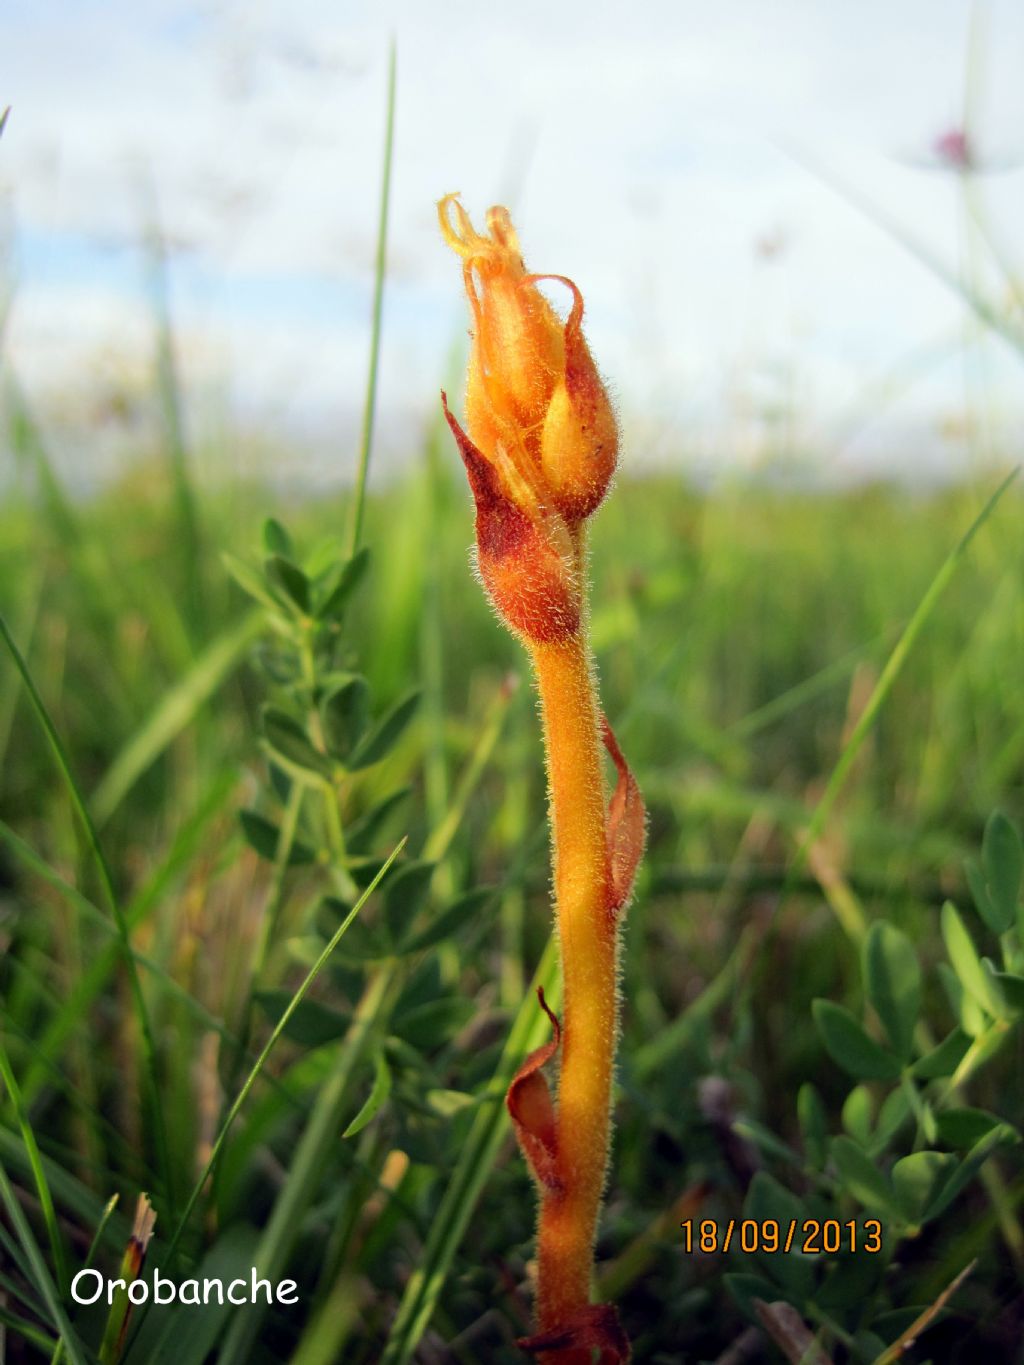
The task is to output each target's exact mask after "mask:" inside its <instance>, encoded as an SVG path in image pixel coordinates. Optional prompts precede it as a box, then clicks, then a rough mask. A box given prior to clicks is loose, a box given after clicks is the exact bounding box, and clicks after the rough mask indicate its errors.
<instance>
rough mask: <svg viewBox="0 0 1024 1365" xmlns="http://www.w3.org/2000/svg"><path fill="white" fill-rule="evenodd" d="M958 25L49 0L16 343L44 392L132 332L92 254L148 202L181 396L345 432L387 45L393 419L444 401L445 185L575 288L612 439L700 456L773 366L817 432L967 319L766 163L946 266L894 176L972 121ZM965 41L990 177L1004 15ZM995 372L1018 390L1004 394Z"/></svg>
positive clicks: (944, 396)
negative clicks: (765, 252)
mask: <svg viewBox="0 0 1024 1365" xmlns="http://www.w3.org/2000/svg"><path fill="white" fill-rule="evenodd" d="M971 11H972V6H971V5H970V4H969V0H906V2H905V3H903V4H901V5H891V4H887V3H883V0H871V3H865V4H861V5H857V6H838V5H822V4H820V3H813V0H787V3H781V4H776V5H772V6H765V5H763V4H760V3H756V2H755V0H731V3H729V4H723V5H719V6H708V5H707V4H705V3H697V0H684V2H683V3H672V2H671V0H651V2H650V3H647V4H643V5H641V4H634V5H633V6H631V7H626V6H624V5H614V4H604V5H602V4H599V3H595V0H569V3H563V4H561V5H552V4H550V3H546V4H542V3H539V2H538V0H529V3H521V4H519V5H517V6H516V7H514V8H510V7H504V8H502V7H493V6H487V7H484V6H481V5H478V4H469V3H457V2H456V0H447V2H446V3H442V4H435V5H431V6H429V7H428V6H423V5H421V4H418V3H414V0H404V2H403V3H394V4H391V5H383V6H377V7H373V8H371V7H358V6H345V7H341V8H339V7H338V6H336V5H335V4H334V3H333V0H332V3H328V2H327V0H293V2H292V3H289V4H285V3H283V0H264V3H255V4H251V5H248V6H240V5H236V6H230V5H228V6H216V7H215V6H212V5H205V6H204V5H191V6H190V5H187V4H183V3H178V2H176V0H160V2H159V3H156V4H148V5H146V6H142V7H138V6H128V5H127V4H125V3H117V4H112V5H111V4H106V5H100V4H98V3H94V4H92V5H84V6H75V7H71V6H68V5H66V4H60V3H57V2H56V0H37V3H36V4H35V5H34V6H33V7H31V8H29V7H27V6H26V7H25V8H24V9H23V10H22V11H21V12H20V13H16V14H15V15H14V16H13V17H9V18H8V20H7V25H6V35H5V41H6V46H7V53H8V57H9V62H8V69H9V72H10V73H11V74H10V84H9V92H8V93H6V94H5V98H6V99H10V101H11V103H12V104H13V105H14V114H13V116H12V120H11V124H10V126H9V129H8V132H7V135H6V136H5V139H4V142H3V144H2V147H0V175H2V177H3V179H4V180H5V181H6V182H7V183H8V184H9V185H11V186H13V190H12V194H13V198H14V203H15V209H16V216H17V222H18V225H19V230H20V232H21V233H22V234H23V235H24V237H25V239H26V241H34V242H35V243H37V245H38V244H39V243H43V244H45V248H46V249H45V250H34V251H31V252H28V253H26V258H27V260H28V262H29V265H28V266H27V267H26V270H25V271H24V272H23V275H22V279H21V284H20V292H21V303H20V304H19V310H20V311H21V322H20V323H19V325H18V326H17V327H16V328H15V331H14V333H13V334H12V339H11V345H12V347H13V348H14V349H15V353H16V354H17V353H18V352H19V351H21V352H23V353H24V357H25V359H24V364H26V365H29V366H30V367H32V368H33V369H34V370H35V371H37V372H46V373H48V374H50V375H51V376H53V375H54V374H56V373H57V372H58V371H59V370H60V369H61V367H64V368H66V367H68V366H72V365H79V364H81V363H82V357H83V355H84V353H85V351H86V350H87V349H88V346H89V345H90V344H92V342H94V341H95V338H96V334H97V331H98V330H99V331H102V330H103V326H104V325H105V326H106V329H107V333H108V334H109V335H110V336H112V337H116V336H118V335H120V336H123V337H133V336H134V332H133V330H132V327H134V326H135V325H136V324H135V323H133V324H132V326H131V327H129V326H127V325H126V324H125V322H124V317H123V314H124V312H125V310H126V309H127V310H128V312H132V311H133V310H135V311H137V310H138V309H139V306H140V305H139V303H138V298H139V295H138V292H137V291H136V293H135V295H134V297H133V296H132V290H133V289H135V285H134V283H133V280H132V277H131V271H130V269H129V268H128V267H123V269H122V277H121V278H119V279H113V280H109V281H107V283H106V284H105V285H104V284H103V282H102V280H100V279H98V278H97V276H98V275H102V274H103V272H102V271H98V268H97V267H96V265H95V262H92V263H90V257H89V255H88V252H85V251H83V250H82V248H81V239H82V238H83V237H95V236H98V237H100V238H102V239H104V240H106V241H108V242H131V241H133V240H135V239H137V238H138V237H139V235H140V233H141V230H142V227H143V226H144V221H145V217H146V214H147V212H148V209H147V208H146V207H145V204H146V199H145V187H146V186H147V185H148V186H151V187H152V190H153V194H154V198H155V202H156V204H157V205H158V216H159V219H160V221H161V224H162V226H163V228H164V229H165V231H166V232H167V234H168V236H169V237H170V238H171V240H172V241H176V242H180V243H184V244H187V245H188V246H189V248H190V251H189V255H188V257H187V259H185V260H184V261H183V263H182V265H181V268H180V287H179V290H178V293H177V294H176V309H175V313H176V320H177V321H178V322H180V324H181V326H182V327H183V328H184V329H185V335H186V336H187V337H188V338H189V346H188V348H187V349H188V350H189V353H190V354H191V355H192V357H193V360H194V362H195V366H199V365H207V366H208V367H209V374H212V375H213V376H214V377H215V378H217V379H218V382H220V381H221V380H223V382H224V383H225V384H229V385H230V390H231V392H233V393H234V395H235V397H236V399H237V401H238V402H239V403H240V404H242V405H243V406H244V405H250V406H252V405H255V406H256V407H257V408H258V407H259V406H260V405H261V404H262V405H264V406H266V407H269V408H272V409H273V410H275V411H277V412H284V413H287V414H288V416H289V418H290V419H295V420H300V421H301V420H302V419H303V418H305V417H309V416H310V415H311V414H319V415H320V416H321V417H322V416H323V415H324V414H325V413H330V412H332V411H334V412H337V411H338V410H339V409H340V408H343V407H344V408H345V409H348V408H349V407H351V406H353V404H355V403H357V402H358V395H359V394H360V393H361V387H362V383H363V378H364V372H365V351H366V342H367V327H366V320H367V315H368V308H369V288H370V275H371V270H372V255H373V234H374V227H375V217H376V199H377V194H378V189H379V178H380V154H381V141H382V134H383V91H384V78H385V64H386V48H387V42H388V37H389V34H390V33H392V32H394V33H395V34H397V38H398V43H399V95H398V109H397V146H396V163H395V178H394V195H393V211H392V227H391V243H390V252H389V258H390V262H391V275H390V278H389V285H388V290H389V293H388V310H387V326H388V330H387V332H386V334H385V354H384V362H385V363H384V366H383V370H382V401H383V402H384V403H387V404H391V405H394V406H395V407H397V408H399V409H400V410H402V411H408V410H411V411H415V410H416V409H417V408H423V407H425V406H426V405H427V404H429V403H432V402H433V401H434V398H435V395H436V389H437V384H438V378H439V375H440V372H441V368H442V365H443V363H444V355H445V352H446V349H447V346H448V343H449V338H450V336H451V335H452V333H453V331H455V330H456V329H459V328H461V327H463V326H464V319H463V315H462V309H461V303H460V301H459V299H458V297H457V290H456V276H455V272H454V271H453V269H452V262H451V261H450V260H449V259H448V258H447V256H446V253H445V251H444V249H443V247H442V245H441V243H440V241H439V238H438V236H437V233H436V228H435V224H434V215H433V207H432V205H433V201H434V199H435V198H436V197H437V196H438V194H439V193H441V192H443V191H445V190H448V189H453V188H461V189H462V190H463V191H464V194H465V200H466V203H467V206H468V207H470V208H471V210H473V211H474V212H477V213H479V212H480V211H481V210H482V208H483V207H484V206H485V205H486V204H487V203H488V202H491V201H492V200H493V199H494V198H497V197H498V196H503V195H506V194H511V195H512V196H513V197H514V200H515V202H516V204H517V217H518V218H519V220H520V222H521V225H522V227H521V231H522V236H523V238H524V240H525V243H526V249H527V253H528V257H529V259H530V261H531V262H532V263H534V264H535V265H536V266H537V268H540V269H551V270H568V271H570V272H571V273H572V274H573V275H574V276H575V277H576V278H577V279H578V280H579V282H580V284H581V286H582V287H583V288H584V290H585V293H586V297H587V307H588V318H589V323H590V328H591V334H592V339H593V342H594V346H595V350H596V351H597V353H598V355H599V357H600V359H601V363H602V366H603V368H604V369H605V370H606V371H607V372H608V373H609V374H611V375H614V376H615V379H616V386H617V389H618V391H619V392H620V394H621V396H622V404H623V409H624V411H626V412H627V413H629V412H630V411H631V410H632V411H634V412H637V413H640V412H642V410H643V408H644V406H645V404H646V405H650V404H651V403H652V402H653V401H654V398H653V395H660V397H659V398H658V403H659V406H661V407H662V408H663V409H664V410H665V412H666V413H669V412H671V413H673V414H674V417H675V419H676V422H677V424H678V423H681V422H682V421H683V418H684V417H685V418H686V419H687V420H690V421H692V420H695V419H696V418H697V416H698V415H699V414H701V413H703V417H702V418H701V420H703V421H704V422H705V423H710V424H712V425H715V424H718V426H719V427H720V426H721V423H722V421H723V405H726V407H727V404H728V402H729V401H730V395H731V394H732V392H733V379H732V376H734V375H736V374H737V373H739V374H743V373H744V372H745V371H747V370H749V371H751V372H754V373H756V372H758V371H759V369H766V368H768V367H769V366H775V367H776V368H778V367H781V368H782V369H788V372H789V373H790V374H791V375H792V376H795V377H798V378H799V391H800V393H801V395H802V397H803V399H804V401H806V402H807V404H808V405H809V407H810V409H811V411H810V413H809V418H810V419H811V420H813V421H818V420H819V419H820V420H824V419H826V418H827V417H828V415H829V414H830V413H832V414H836V413H841V412H842V411H843V410H844V408H845V406H846V405H847V404H849V403H850V402H851V401H854V399H855V397H856V395H857V394H858V393H859V392H860V391H861V390H862V389H863V387H864V385H865V384H866V383H869V382H870V380H871V378H872V377H873V376H877V375H879V374H881V373H884V371H885V369H886V367H887V366H888V365H890V364H892V363H894V362H897V361H898V360H899V358H900V357H901V356H904V355H905V354H907V353H908V352H911V351H912V350H913V349H914V348H915V347H917V346H920V345H922V344H924V343H926V342H928V341H929V339H931V338H934V337H935V336H936V335H941V334H944V333H947V332H949V331H950V330H951V329H955V328H956V326H957V325H958V323H959V321H960V319H961V317H962V308H961V306H960V305H959V303H958V302H957V300H956V299H955V298H954V297H953V296H952V295H951V294H950V292H949V291H948V290H946V289H945V288H944V287H943V286H942V285H941V284H939V283H937V282H936V281H935V280H934V279H932V278H931V277H930V276H929V275H928V274H927V272H926V271H924V270H923V269H922V268H921V267H920V266H919V265H917V264H915V263H914V262H913V261H912V260H911V259H909V257H908V256H907V254H906V253H905V252H904V251H903V249H902V248H900V247H899V246H897V245H895V244H894V243H892V242H891V241H889V240H887V238H886V237H885V236H884V234H883V233H881V232H880V231H879V230H878V229H877V228H876V227H874V226H872V225H871V224H870V223H868V222H866V221H865V220H864V219H863V218H862V217H861V216H859V215H858V214H857V212H856V211H855V210H854V209H852V208H851V207H850V206H849V205H847V204H844V203H843V202H842V201H841V200H840V199H838V198H837V197H836V196H835V195H834V194H833V193H832V192H831V191H829V190H827V189H825V188H823V187H822V186H821V185H820V184H818V183H816V182H815V180H814V179H813V177H812V176H810V175H809V174H808V173H807V171H806V170H804V169H803V168H801V167H799V166H797V165H796V164H795V163H794V162H793V161H792V160H790V159H788V158H787V157H786V156H785V155H784V154H782V153H781V152H780V150H779V142H780V141H781V140H785V139H791V140H796V141H798V142H799V143H800V144H801V145H803V146H806V147H808V148H810V149H811V150H812V151H813V152H814V154H815V155H816V156H817V157H818V158H820V159H822V160H824V161H825V162H827V163H828V165H829V166H830V167H831V168H832V169H839V170H841V171H842V173H843V174H845V175H848V176H849V177H850V178H851V179H853V180H855V181H856V182H857V183H859V184H860V185H861V186H863V188H864V190H865V193H866V194H867V195H868V196H869V197H870V198H871V199H872V200H873V201H874V202H876V203H879V204H882V205H884V207H885V208H886V210H887V211H889V212H891V213H892V214H893V215H895V216H897V217H898V218H900V219H901V220H902V221H904V222H906V223H907V224H908V225H909V226H910V227H911V228H912V229H913V230H914V231H915V232H916V233H918V234H919V235H920V236H921V237H922V238H923V239H924V240H925V241H926V242H927V243H928V244H929V246H930V247H931V248H933V249H934V250H936V251H937V252H938V253H940V254H941V255H942V256H943V257H944V258H945V259H947V260H949V261H950V262H951V263H953V264H954V265H958V264H959V262H960V259H961V256H962V251H963V240H964V238H963V215H962V210H961V206H960V204H959V202H958V199H957V193H956V186H955V184H954V182H953V180H952V179H951V178H950V177H948V176H945V175H941V174H938V173H936V172H934V171H929V170H926V169H922V168H920V167H915V166H914V165H912V164H908V162H909V161H910V160H911V159H912V158H914V157H918V156H923V155H925V154H926V153H927V144H928V140H929V139H930V138H933V137H934V136H936V135H937V134H939V133H940V132H942V131H943V130H944V129H945V128H946V127H947V126H950V125H952V124H954V123H955V122H956V121H957V120H958V119H959V118H960V116H961V109H962V103H963V87H964V70H965V42H966V38H967V33H968V27H969V16H970V14H971ZM987 12H988V13H989V15H990V35H989V37H990V41H988V42H987V44H983V45H982V46H983V49H984V51H985V52H986V53H987V58H986V62H985V70H984V79H983V81H982V82H981V89H982V92H983V99H982V101H981V109H980V114H979V118H980V123H979V128H980V132H979V137H980V139H981V144H982V147H983V150H985V149H989V150H990V152H991V155H992V156H993V157H995V158H996V159H997V160H1001V161H1003V162H1011V163H1012V161H1013V158H1014V157H1015V156H1017V155H1024V146H1014V141H1013V140H1014V138H1015V137H1016V136H1017V134H1016V131H1015V130H1016V129H1019V128H1020V127H1022V126H1024V118H1022V115H1024V86H1022V84H1021V82H1020V81H1019V79H1018V76H1019V72H1018V71H1017V68H1016V66H1015V54H1016V53H1017V52H1018V51H1019V46H1020V40H1021V38H1022V37H1024V10H1022V9H1021V8H1020V7H1019V6H1015V5H1014V4H1012V3H1010V0H1002V3H994V4H993V5H991V6H990V7H989V9H988V10H987ZM983 36H984V35H983ZM986 193H987V194H988V196H989V198H990V200H991V202H992V204H993V208H994V214H995V219H996V221H997V223H1002V224H1004V225H1007V224H1010V223H1013V222H1015V221H1019V219H1020V215H1021V211H1022V209H1024V174H1022V173H1021V172H1019V171H1016V170H1008V171H1007V172H1006V173H1004V174H1001V175H999V176H993V177H992V178H991V180H990V181H989V182H987V184H986ZM1004 231H1005V227H1004ZM775 236H777V237H778V240H779V242H780V244H781V245H782V249H781V251H780V254H779V258H778V260H777V261H774V262H772V263H766V262H764V261H761V260H758V258H757V256H756V252H755V246H756V243H757V242H758V240H759V239H765V238H769V239H770V238H773V237H775ZM46 251H48V252H49V253H50V259H49V263H48V258H47V256H46ZM74 260H78V262H79V268H80V271H81V272H82V273H81V277H80V278H77V279H76V278H74V276H73V269H72V265H71V264H70V262H72V261H74ZM132 268H134V269H135V270H136V275H137V274H138V270H137V263H136V266H135V267H132ZM176 269H178V267H176ZM33 272H36V273H33ZM69 276H70V277H69ZM318 281H321V282H322V289H319V288H318V285H317V282H318ZM47 290H49V291H51V292H50V293H49V294H47V293H46V291H47ZM34 299H37V300H38V301H37V302H34V301H33V300H34ZM104 300H106V302H105V303H104ZM105 307H106V309H107V312H108V318H107V323H106V324H102V323H101V322H100V321H99V319H100V318H101V317H102V314H103V309H104V308H105ZM33 309H34V310H35V312H33ZM57 313H59V315H60V325H59V327H56V328H55V327H54V325H53V322H54V318H55V316H56V314H57ZM44 318H49V319H50V321H49V322H48V323H46V324H45V325H44V324H43V322H42V321H41V319H44ZM200 342H201V343H202V344H200ZM129 344H134V343H133V342H132V343H129ZM994 373H995V376H996V378H997V380H998V381H999V382H1000V383H1001V384H1002V386H1003V390H1004V392H1007V393H1009V392H1012V391H1013V389H1012V387H1011V386H1012V385H1013V383H1014V380H1015V372H1014V371H1012V370H1010V369H1009V368H1008V367H1007V366H1005V365H1003V364H1002V362H998V363H997V364H996V366H995V370H994ZM228 376H230V380H229V379H228ZM196 378H197V381H198V380H199V379H201V378H202V376H201V375H199V374H197V375H196ZM207 378H209V375H207ZM755 387H756V386H755ZM1016 391H1017V392H1019V391H1020V390H1019V387H1018V388H1017V389H1016ZM901 401H902V402H903V403H904V404H905V408H904V409H903V416H904V417H906V416H907V415H908V414H909V415H915V416H917V417H922V418H923V417H929V418H934V419H936V420H938V419H940V418H941V417H942V416H943V415H944V409H945V407H947V406H948V405H949V403H950V402H951V401H956V402H959V401H960V394H957V395H956V398H955V400H954V399H951V397H950V394H949V386H948V383H946V382H945V381H943V382H941V383H940V382H937V381H932V382H931V383H929V382H924V383H919V384H917V385H916V386H915V387H914V388H913V389H912V390H911V391H910V394H909V396H908V397H907V398H906V399H904V400H901ZM673 403H674V407H673ZM727 416H728V413H727V412H725V413H724V417H727Z"/></svg>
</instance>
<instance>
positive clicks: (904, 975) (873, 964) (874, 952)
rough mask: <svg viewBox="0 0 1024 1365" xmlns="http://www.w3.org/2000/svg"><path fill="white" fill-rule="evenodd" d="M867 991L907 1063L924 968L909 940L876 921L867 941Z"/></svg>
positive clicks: (897, 931)
mask: <svg viewBox="0 0 1024 1365" xmlns="http://www.w3.org/2000/svg"><path fill="white" fill-rule="evenodd" d="M863 973H864V989H865V991H866V993H867V997H868V999H869V1000H870V1002H871V1004H872V1006H873V1007H874V1010H875V1012H876V1014H877V1015H878V1017H879V1019H881V1021H882V1024H883V1026H884V1027H885V1031H886V1033H887V1034H888V1035H889V1040H890V1042H891V1043H892V1045H893V1048H894V1050H895V1051H896V1053H897V1055H898V1056H899V1057H900V1058H902V1059H903V1060H904V1061H906V1060H907V1059H908V1058H909V1057H910V1052H911V1048H912V1047H913V1041H914V1028H915V1026H916V1024H917V1016H918V1014H919V1013H920V1010H921V968H920V967H919V966H918V962H917V954H916V953H915V952H914V949H913V946H912V944H911V942H910V940H909V938H907V936H906V934H904V933H901V932H900V930H899V929H896V928H895V927H894V926H893V925H891V924H888V923H887V922H886V921H885V920H876V922H875V923H874V924H872V926H871V928H870V930H869V931H868V935H867V938H866V939H865V941H864V960H863Z"/></svg>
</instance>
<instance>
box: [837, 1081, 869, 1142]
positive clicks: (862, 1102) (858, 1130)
mask: <svg viewBox="0 0 1024 1365" xmlns="http://www.w3.org/2000/svg"><path fill="white" fill-rule="evenodd" d="M842 1117H843V1127H844V1128H845V1129H846V1131H847V1132H848V1133H849V1135H850V1137H852V1138H853V1139H854V1140H855V1141H857V1142H859V1143H860V1145H861V1146H862V1147H866V1146H867V1145H868V1143H869V1142H870V1141H871V1091H870V1090H869V1089H868V1088H867V1086H866V1085H855V1086H854V1088H853V1089H852V1090H851V1091H850V1093H849V1094H848V1095H847V1097H846V1102H845V1103H844V1105H843V1115H842Z"/></svg>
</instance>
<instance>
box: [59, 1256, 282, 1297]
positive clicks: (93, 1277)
mask: <svg viewBox="0 0 1024 1365" xmlns="http://www.w3.org/2000/svg"><path fill="white" fill-rule="evenodd" d="M119 1289H124V1290H126V1291H127V1294H128V1298H129V1300H130V1301H131V1302H132V1303H134V1304H142V1303H149V1302H150V1300H152V1302H153V1303H159V1304H170V1303H189V1304H195V1305H196V1306H202V1305H203V1304H209V1303H217V1304H224V1303H232V1304H235V1305H236V1306H238V1307H241V1306H243V1305H244V1304H250V1303H259V1302H260V1301H261V1300H262V1301H263V1302H265V1303H268V1304H273V1303H281V1304H289V1305H290V1304H296V1303H298V1301H299V1295H298V1285H297V1284H296V1282H295V1281H294V1280H281V1281H280V1282H279V1283H278V1284H277V1285H272V1284H271V1283H270V1281H269V1280H262V1279H260V1278H259V1274H258V1272H257V1270H256V1267H255V1266H253V1267H252V1271H251V1274H250V1276H249V1278H248V1279H235V1280H229V1281H228V1282H227V1284H226V1285H225V1283H224V1281H223V1280H219V1279H203V1280H182V1281H181V1282H180V1284H179V1283H178V1282H177V1281H176V1280H172V1279H170V1278H169V1277H168V1276H167V1275H161V1274H160V1271H159V1269H156V1270H154V1272H153V1283H152V1284H150V1282H149V1280H148V1279H142V1278H139V1279H137V1280H131V1281H125V1280H123V1279H108V1278H107V1277H106V1276H105V1275H101V1274H100V1272H99V1271H98V1270H92V1269H87V1270H80V1271H79V1272H78V1274H77V1275H76V1276H75V1278H74V1279H73V1280H72V1281H71V1297H72V1298H73V1299H74V1301H75V1303H80V1304H86V1305H88V1304H92V1303H98V1302H99V1301H100V1299H102V1298H104V1297H105V1298H106V1301H107V1303H108V1304H111V1303H113V1301H114V1296H115V1295H116V1294H117V1291H118V1290H119Z"/></svg>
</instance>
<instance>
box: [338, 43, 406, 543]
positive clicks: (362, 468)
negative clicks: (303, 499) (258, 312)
mask: <svg viewBox="0 0 1024 1365" xmlns="http://www.w3.org/2000/svg"><path fill="white" fill-rule="evenodd" d="M394 141H395V44H394V41H393V40H392V43H391V49H390V52H389V54H388V93H387V122H386V125H385V129H384V164H383V169H382V172H381V189H380V216H379V218H378V221H377V256H376V261H375V264H374V276H373V321H372V324H371V327H370V368H369V373H368V374H367V378H366V400H365V403H364V406H363V435H362V441H361V442H360V447H359V468H358V471H357V473H356V485H355V489H354V491H353V496H352V513H351V521H350V528H349V543H348V552H349V557H350V558H351V556H352V555H354V554H355V552H356V551H357V550H358V549H359V542H360V540H361V539H362V534H363V510H364V506H365V502H366V479H367V475H368V474H369V471H370V451H371V449H372V447H373V423H374V416H375V414H376V408H377V370H378V367H379V364H380V334H381V317H382V314H383V311H384V278H385V276H386V274H387V244H388V210H389V206H390V202H391V163H392V151H393V149H394Z"/></svg>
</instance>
